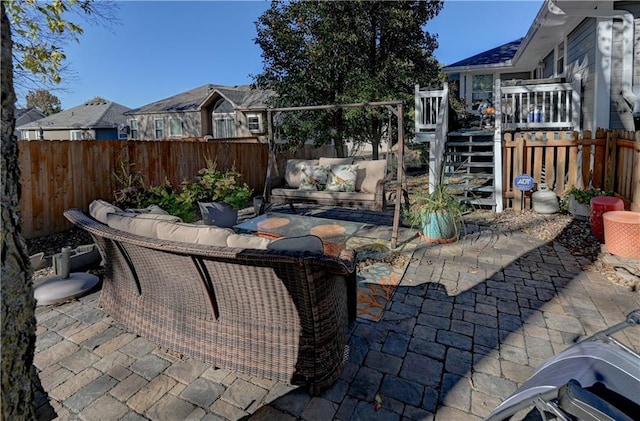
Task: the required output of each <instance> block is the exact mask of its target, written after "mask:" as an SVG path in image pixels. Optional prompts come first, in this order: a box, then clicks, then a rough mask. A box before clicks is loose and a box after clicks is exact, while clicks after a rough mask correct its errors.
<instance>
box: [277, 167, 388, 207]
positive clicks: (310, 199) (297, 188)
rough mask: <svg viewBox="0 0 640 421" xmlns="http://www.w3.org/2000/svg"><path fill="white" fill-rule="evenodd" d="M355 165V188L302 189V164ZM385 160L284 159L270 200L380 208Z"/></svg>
mask: <svg viewBox="0 0 640 421" xmlns="http://www.w3.org/2000/svg"><path fill="white" fill-rule="evenodd" d="M352 164H353V165H357V176H356V179H355V191H329V190H315V189H303V188H302V187H301V177H302V174H303V170H304V168H310V167H315V166H331V165H352ZM386 165H387V162H386V161H385V160H375V161H372V160H369V161H354V159H353V158H320V159H310V160H304V159H289V160H287V164H286V169H285V175H284V179H283V180H278V184H279V185H283V187H281V188H273V189H271V194H270V202H271V203H272V204H274V205H282V204H289V205H293V204H294V203H307V204H316V205H325V206H344V207H353V208H359V209H368V210H375V211H381V210H383V209H384V206H385V202H384V200H385V195H384V182H385V176H386Z"/></svg>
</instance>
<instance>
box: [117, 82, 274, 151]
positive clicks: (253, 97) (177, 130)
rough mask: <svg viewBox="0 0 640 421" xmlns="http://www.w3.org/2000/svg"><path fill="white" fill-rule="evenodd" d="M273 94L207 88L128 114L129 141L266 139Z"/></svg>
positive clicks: (248, 89) (246, 87) (245, 87)
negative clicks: (268, 104) (266, 122)
mask: <svg viewBox="0 0 640 421" xmlns="http://www.w3.org/2000/svg"><path fill="white" fill-rule="evenodd" d="M273 95H274V93H273V91H264V90H259V89H253V88H252V87H251V86H250V85H242V86H221V85H212V84H207V85H203V86H200V87H198V88H195V89H192V90H189V91H186V92H183V93H180V94H177V95H174V96H171V97H169V98H165V99H162V100H160V101H156V102H153V103H151V104H147V105H144V106H142V107H140V108H136V109H134V110H130V111H128V112H127V113H125V114H126V116H127V125H128V126H129V139H140V140H164V139H168V140H171V139H181V138H197V137H200V138H205V139H227V138H234V137H256V138H262V137H264V135H265V133H266V131H267V127H266V124H265V120H266V110H267V106H266V101H267V99H269V98H270V97H271V96H273Z"/></svg>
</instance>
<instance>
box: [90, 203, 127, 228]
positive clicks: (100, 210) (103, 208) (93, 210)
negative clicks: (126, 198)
mask: <svg viewBox="0 0 640 421" xmlns="http://www.w3.org/2000/svg"><path fill="white" fill-rule="evenodd" d="M117 212H122V209H120V208H119V207H117V206H116V205H112V204H111V203H109V202H107V201H104V200H102V199H96V200H94V201H93V202H91V203H90V204H89V215H91V217H92V218H93V219H96V220H98V221H100V222H102V223H103V224H106V223H107V215H108V214H110V213H117Z"/></svg>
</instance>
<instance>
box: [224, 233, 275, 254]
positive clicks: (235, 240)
mask: <svg viewBox="0 0 640 421" xmlns="http://www.w3.org/2000/svg"><path fill="white" fill-rule="evenodd" d="M272 241H273V240H271V239H269V238H264V237H258V236H257V235H251V234H231V235H229V237H227V246H228V247H237V248H242V249H260V250H265V249H266V248H267V246H269V244H271V242H272Z"/></svg>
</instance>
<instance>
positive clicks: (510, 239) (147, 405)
mask: <svg viewBox="0 0 640 421" xmlns="http://www.w3.org/2000/svg"><path fill="white" fill-rule="evenodd" d="M313 213H314V214H316V215H319V216H323V217H329V218H331V217H333V218H336V219H340V218H345V219H358V220H363V221H367V222H372V223H377V224H380V225H381V228H380V229H381V232H385V233H386V234H387V235H389V238H390V226H389V225H390V221H391V215H390V214H382V213H367V212H357V211H351V210H326V209H325V210H315V211H313ZM470 228H471V229H470V232H469V233H468V234H467V235H465V236H464V237H463V238H462V239H461V240H460V241H458V242H456V243H451V244H444V245H429V244H421V245H420V247H419V248H418V249H417V250H416V252H415V253H414V255H413V260H412V261H411V263H410V265H409V267H408V269H407V271H406V273H405V275H404V277H403V279H402V282H401V284H400V286H399V288H398V289H397V290H396V292H395V295H394V296H393V300H392V302H391V305H390V307H389V308H388V309H387V311H386V312H385V314H384V316H383V318H382V320H380V321H378V322H371V321H367V320H361V319H358V320H357V321H356V322H355V323H354V324H353V326H352V328H351V331H350V341H349V346H350V349H349V357H348V361H347V362H346V365H345V367H344V369H343V371H342V376H341V378H340V379H339V381H338V382H337V383H336V384H335V385H334V386H333V387H331V388H330V389H328V390H326V391H325V392H324V393H323V394H322V395H321V396H316V397H313V396H310V395H309V394H308V393H306V392H305V391H304V390H301V389H299V388H295V387H292V386H289V385H287V384H284V383H279V382H274V381H271V380H267V379H261V378H252V377H247V376H243V375H241V374H237V373H233V372H229V371H226V370H221V369H216V368H215V367H213V366H210V365H208V364H205V363H202V362H199V361H196V360H193V359H188V358H184V359H182V358H180V356H178V355H174V354H172V353H171V352H169V351H167V350H163V349H159V348H158V347H156V346H155V345H153V344H151V343H149V342H148V341H146V340H144V339H142V338H139V337H137V336H136V335H133V334H130V333H127V332H125V331H123V329H122V328H121V327H119V326H118V325H117V324H116V323H115V322H114V321H113V320H112V319H111V318H110V317H109V316H108V315H106V314H104V313H103V312H102V311H101V310H100V308H99V307H98V306H97V302H98V297H99V292H97V293H93V294H91V295H88V296H86V297H83V298H81V299H79V300H77V301H73V302H69V303H66V304H64V305H60V306H44V307H39V308H38V309H37V311H36V314H37V322H38V328H37V343H36V355H35V361H34V365H35V367H36V369H37V371H38V373H39V378H40V382H41V385H42V388H43V389H44V391H45V395H43V396H39V399H38V404H39V418H40V419H60V420H65V419H82V420H143V419H151V420H238V419H252V420H310V421H313V420H333V419H337V420H345V421H346V420H477V419H482V417H484V416H486V415H488V413H489V412H490V411H491V409H493V408H494V407H495V406H497V405H498V404H499V403H500V402H501V401H502V400H503V399H504V398H506V397H507V396H508V395H509V394H510V393H512V392H513V391H514V390H515V389H516V388H517V386H518V385H519V384H521V383H522V382H523V381H524V380H525V379H526V378H527V377H528V376H529V375H530V374H531V373H532V372H533V370H534V368H535V367H536V366H537V365H538V364H539V363H541V362H542V361H543V360H545V359H546V358H548V357H550V356H551V355H553V354H554V353H557V352H559V351H561V350H563V349H565V348H566V347H568V346H569V345H571V344H572V343H573V342H574V341H575V340H576V339H577V338H580V337H583V336H585V335H589V334H592V333H594V332H596V331H598V330H601V329H603V328H605V327H606V326H610V325H612V324H615V323H617V322H619V321H621V320H623V319H624V317H625V316H626V315H627V314H628V313H629V312H630V311H632V310H634V309H636V308H640V294H639V293H638V292H631V291H630V290H629V288H626V287H623V286H621V285H616V284H615V283H612V282H611V281H609V280H607V279H606V278H605V276H604V275H602V274H600V273H597V272H589V271H584V270H582V269H581V265H582V264H584V263H585V262H581V261H580V260H579V258H576V257H574V256H572V255H571V254H570V253H569V252H568V251H567V250H566V249H565V248H563V247H562V246H560V245H557V244H554V243H547V242H544V241H541V240H537V239H535V238H532V237H530V236H527V235H525V234H522V233H518V232H495V231H492V230H490V229H488V228H487V227H483V226H482V225H480V226H475V227H473V226H472V227H470ZM411 234H412V232H410V231H407V230H405V231H403V232H402V235H401V240H402V239H406V238H409V237H410V236H411ZM639 330H640V329H635V330H632V329H628V330H627V331H625V337H624V338H623V340H624V341H625V342H627V343H629V344H631V345H632V346H634V347H635V348H636V349H637V348H638V347H640V332H639ZM376 400H379V401H381V405H380V407H379V408H377V407H376V405H375V403H376ZM56 417H57V418H56Z"/></svg>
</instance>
